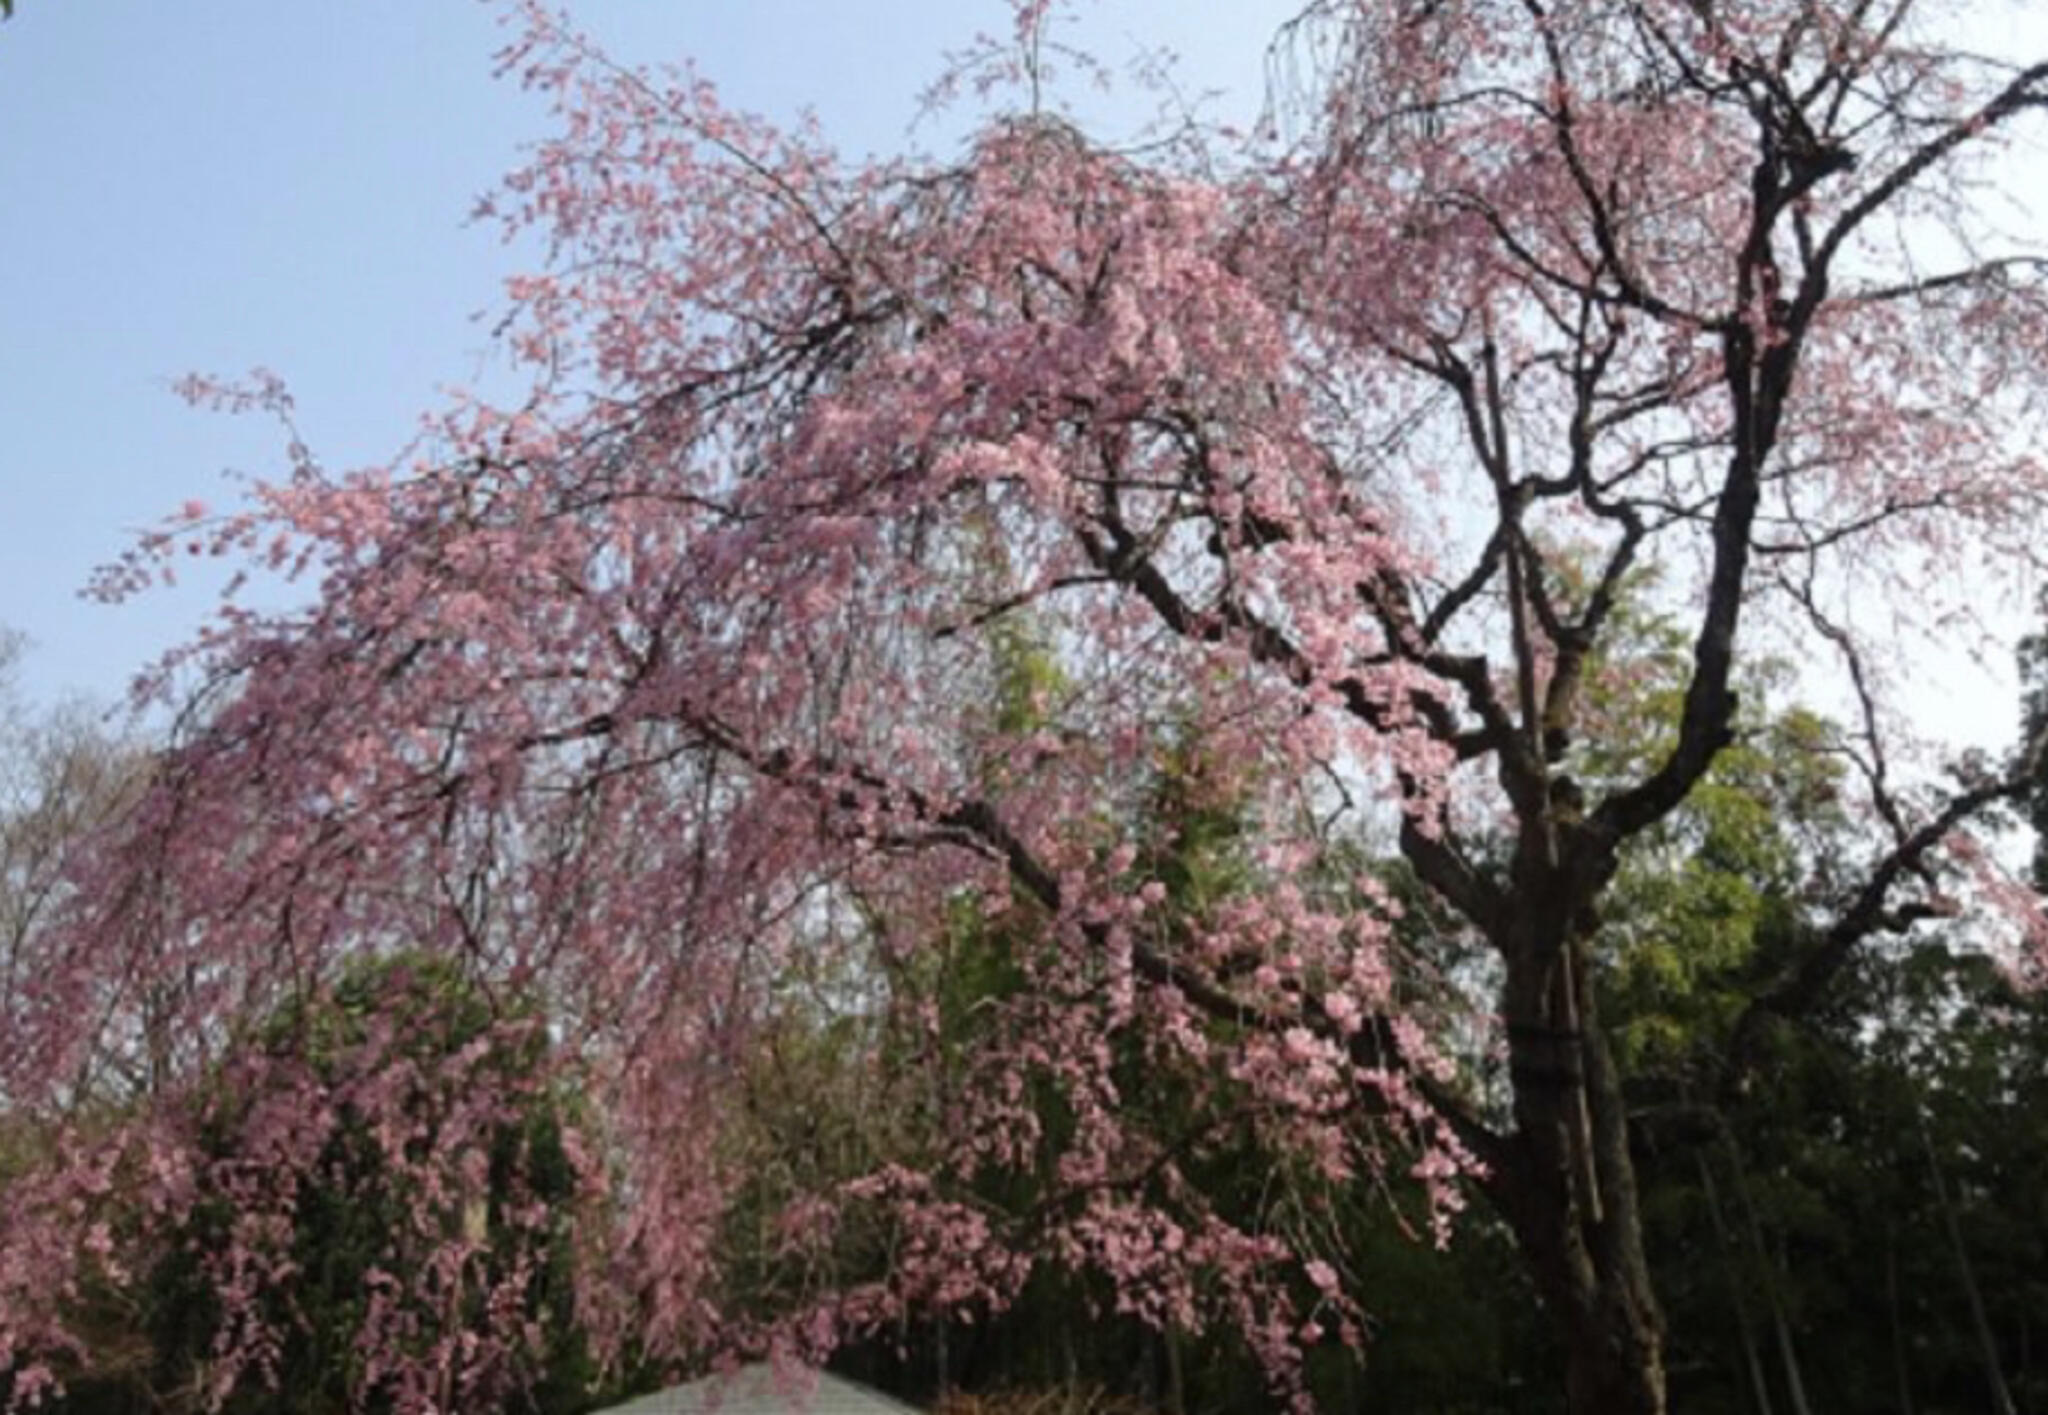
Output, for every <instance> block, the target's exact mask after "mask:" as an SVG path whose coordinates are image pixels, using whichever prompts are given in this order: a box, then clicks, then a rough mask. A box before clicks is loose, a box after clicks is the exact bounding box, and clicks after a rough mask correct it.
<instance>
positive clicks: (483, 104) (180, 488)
mask: <svg viewBox="0 0 2048 1415" xmlns="http://www.w3.org/2000/svg"><path fill="white" fill-rule="evenodd" d="M504 8H506V7H503V6H500V5H492V4H483V3H478V0H350V3H347V4H331V3H330V4H314V3H307V0H187V3H179V4H167V3H164V0H18V4H17V7H16V15H15V18H14V19H13V20H12V21H10V22H8V23H7V24H5V25H4V26H0V223H4V224H0V490H4V493H5V496H4V501H0V624H4V625H11V626H13V627H15V628H18V629H21V630H24V631H26V632H27V633H28V634H29V635H30V636H31V637H32V638H33V640H34V641H35V642H34V646H33V648H32V650H31V652H30V653H29V655H28V657H27V659H26V660H25V661H24V663H23V664H22V666H21V673H20V677H21V684H22V687H23V688H24V689H25V690H26V691H27V693H28V694H29V695H30V696H31V697H33V698H37V699H42V700H46V701H47V700H49V699H52V698H55V697H57V696H59V695H62V694H67V693H71V692H83V693H86V694H89V695H91V696H93V697H95V698H97V699H99V700H101V701H105V702H112V701H114V700H116V699H118V697H119V696H120V694H121V693H122V691H123V689H124V687H125V684H126V682H127V680H128V678H129V676H130V675H131V674H132V673H133V672H134V671H135V670H136V669H138V668H140V667H141V666H142V665H143V664H144V663H145V662H147V661H148V660H150V659H152V658H153V657H154V656H155V655H156V654H157V653H159V652H161V651H162V650H164V649H166V648H168V647H170V646H171V645H173V644H174V643H176V642H178V641H179V640H181V639H183V638H185V637H187V636H189V634H190V633H191V631H192V630H193V628H194V627H195V626H196V624H197V623H198V621H199V619H200V617H201V616H202V615H203V614H204V613H205V612H206V611H207V609H208V607H209V606H210V604H211V603H212V600H211V596H210V592H209V591H208V590H207V589H206V588H205V587H203V586H201V585H198V584H196V583H195V584H191V585H187V586H183V587H181V588H180V589H179V590H178V591H176V592H173V593H168V594H166V593H157V594H152V595H149V596H146V597H145V598H143V599H141V600H139V601H131V602H130V603H128V604H126V605H123V606H121V607H118V608H107V607H105V606H102V605H98V604H94V603H90V602H85V601H81V600H80V599H79V598H78V596H77V591H78V589H79V588H80V587H81V586H82V585H83V584H84V582H85V581H86V579H87V578H88V576H89V575H90V574H91V572H92V569H93V567H94V566H96V565H98V564H100V563H103V562H105V561H107V560H109V559H111V558H112V557H114V556H115V555H117V554H118V553H119V552H120V551H121V549H122V548H123V547H124V546H125V545H126V544H128V542H129V540H130V539H131V538H132V536H133V534H134V533H135V532H136V531H137V530H138V529H140V528H142V527H145V526H147V525H149V524H150V523H152V522H153V521H154V520H156V519H157V518H158V517H159V516H160V515H162V514H163V513H165V512H167V511H169V510H171V509H173V508H175V507H176V506H178V505H179V504H180V503H181V502H183V501H184V500H185V499H187V498H188V497H199V498H202V499H205V500H207V501H208V502H209V503H213V504H219V503H222V502H226V501H228V500H230V499H231V498H232V497H233V495H234V487H233V483H231V482H229V481H227V480H225V479H224V477H223V471H224V470H225V469H237V470H240V471H244V472H250V473H257V474H261V473H264V472H267V471H270V470H273V469H275V468H276V466H277V465H278V462H279V458H278V455H277V452H278V442H277V437H276V434H275V432H274V430H273V429H272V428H270V427H268V426H266V425H264V424H262V423H260V422H257V421H254V420H243V419H231V418H224V417H220V416H215V415H208V414H203V413H199V412H195V411H193V410H191V409H188V408H187V407H185V405H184V404H183V403H181V402H180V401H179V400H178V399H177V398H175V397H174V396H173V395H172V394H171V393H170V391H169V385H170V383H171V381H172V380H174V379H176V378H177V377H179V376H180V375H182V374H185V373H187V372H192V371H203V372H212V373H220V374H228V375H233V374H239V373H241V372H244V371H246V370H247V369H249V368H250V367H252V366H255V365H264V366H267V367H269V368H272V369H275V370H276V371H277V372H279V373H281V374H282V375H284V376H285V378H286V379H287V380H288V381H289V383H290V385H291V387H292V389H293V391H294V393H295V395H296V397H297V399H298V403H299V412H300V422H301V428H302V431H303V432H304V433H305V434H306V436H307V440H308V441H309V442H310V443H311V444H312V446H313V448H314V450H315V451H316V452H317V453H318V454H319V455H320V457H321V458H322V459H323V460H324V461H325V462H326V463H327V464H328V465H330V466H334V467H348V466H357V465H362V464H365V463H369V462H376V461H380V460H382V459H384V458H385V457H387V456H389V455H390V454H391V453H392V452H394V451H395V450H396V449H397V448H398V447H400V446H401V445H402V444H403V443H404V442H405V441H406V439H407V437H408V436H409V434H410V432H411V430H412V428H413V426H414V423H415V419H416V417H417V415H418V414H419V413H420V412H421V411H422V410H423V409H426V408H428V407H431V406H433V405H434V404H435V402H436V401H437V389H438V388H441V387H445V386H447V385H451V384H460V385H466V386H476V384H477V383H478V382H479V380H486V381H487V379H488V370H489V360H488V357H487V350H488V343H489V341H488V338H487V333H486V328H485V326H484V325H482V324H479V323H478V322H477V321H476V319H475V318H474V316H475V315H476V314H477V313H478V312H480V311H490V310H494V309H496V308H498V307H499V300H498V293H497V292H498V285H499V281H500V280H501V279H502V278H503V277H504V276H506V275H508V274H511V273H513V272H514V271H516V270H518V269H521V268H523V267H525V266H529V265H531V263H532V261H531V258H530V257H528V256H523V255H522V253H520V252H518V251H514V250H507V249H505V248H504V247H503V246H501V245H500V244H499V242H498V238H497V235H496V233H495V232H494V231H492V230H490V229H487V228H483V227H476V226H470V225H467V224H466V217H467V214H468V212H469V210H470V208H471V205H472V203H473V201H474V199H475V198H476V197H477V195H479V194H480V193H481V192H483V191H484V190H485V189H487V188H488V187H490V186H491V185H492V183H493V182H494V181H495V179H496V178H497V177H498V176H499V175H500V174H502V173H503V172H504V171H505V170H506V169H507V168H509V167H510V166H512V165H514V164H515V162H516V161H517V158H518V152H519V148H520V145H521V144H522V143H524V142H526V141H529V140H531V139H533V138H536V137H539V136H541V135H543V134H544V133H545V132H546V131H547V119H546V115H545V113H544V112H543V110H542V107H541V105H540V104H539V103H538V102H537V101H536V100H533V99H531V98H529V97H527V96H525V95H522V94H521V93H520V92H519V91H518V89H517V88H516V86H514V85H512V84H509V83H499V82H495V81H494V80H492V78H491V77H490V72H491V55H492V53H493V51H494V50H495V49H496V48H497V46H498V43H499V40H500V31H499V29H498V28H497V23H496V21H497V16H498V15H499V13H500V11H501V10H502V9H504ZM572 8H573V9H574V11H575V13H576V15H577V18H578V20H579V22H580V23H581V24H582V25H583V26H584V27H585V28H586V29H587V30H589V31H590V32H592V33H594V34H595V35H596V36H598V37H599V38H600V39H601V40H602V41H603V42H604V43H605V44H606V45H607V47H608V48H610V49H611V51H612V53H613V55H614V57H616V58H619V59H622V60H628V61H633V62H643V61H656V60H663V59H670V58H677V57H682V56H684V55H689V56H693V57H695V58H696V60H697V61H698V63H699V65H700V68H701V69H702V71H703V72H704V73H705V74H706V75H707V76H709V77H711V78H712V79H714V80H715V81H716V82H718V83H719V85H720V87H721V89H722V90H724V92H725V93H726V95H727V97H728V99H729V101H731V102H733V103H735V104H736V105H738V106H742V107H746V108H751V109H755V110H758V111H761V112H765V113H767V114H769V115H771V116H774V117H783V118H786V117H789V116H791V115H793V114H794V113H795V112H796V111H797V110H798V109H799V108H800V107H801V106H803V105H809V106H811V107H813V108H815V109H816V110H817V112H818V114H819V116H820V118H821V120H822V121H823V123H824V125H825V128H826V131H827V132H828V133H829V134H830V135H832V136H833V138H834V139H835V140H836V141H838V142H839V144H840V145H841V147H842V148H843V149H845V150H847V151H850V152H867V151H876V150H895V149H898V148H901V147H902V146H904V145H906V142H907V141H908V137H907V134H908V130H909V127H910V124H911V123H912V120H913V119H914V117H915V116H916V104H915V95H916V93H917V92H918V91H919V90H920V89H921V88H922V87H923V86H924V85H925V84H926V83H927V82H928V81H929V80H930V79H931V78H932V77H934V75H935V74H936V73H937V72H938V71H939V69H940V67H941V54H942V51H944V50H946V49H949V48H957V47H959V46H961V45H963V44H965V43H966V42H968V41H969V40H970V39H971V38H972V37H973V35H974V34H975V32H976V31H977V30H991V31H999V30H1003V29H1006V28H1007V25H1008V23H1009V20H1008V10H1007V7H1006V6H1004V5H1003V4H1002V3H1000V0H861V3H858V4H850V3H843V2H842V0H583V3H581V4H579V5H575V6H573V7H572ZM1083 8H1084V10H1085V12H1086V24H1087V33H1088V34H1089V35H1090V36H1091V37H1092V43H1093V44H1094V45H1096V46H1097V47H1098V48H1100V49H1101V50H1102V51H1103V52H1104V53H1105V54H1106V55H1107V56H1109V57H1111V58H1117V59H1121V58H1124V57H1128V56H1129V55H1130V54H1131V53H1132V52H1133V51H1134V50H1135V48H1136V47H1137V45H1138V42H1139V41H1140V40H1143V41H1144V42H1147V43H1155V44H1156V43H1163V44H1165V45H1167V46H1169V47H1171V48H1173V49H1175V50H1177V51H1179V52H1180V53H1181V54H1182V55H1183V56H1184V63H1183V70H1184V75H1183V86H1184V87H1185V88H1186V89H1188V90H1189V91H1191V92H1192V91H1200V90H1204V89H1209V88H1225V89H1227V90H1229V93H1228V95H1227V98H1226V100H1225V102H1224V104H1223V106H1222V107H1221V108H1220V109H1219V110H1217V113H1216V116H1218V117H1223V118H1230V119H1235V120H1239V121H1242V120H1246V119H1248V118H1249V117H1250V115H1251V114H1252V113H1253V112H1254V111H1255V110H1256V107H1257V103H1258V99H1259V88H1260V85H1261V83H1262V80H1263V74H1264V65H1263V57H1264V45H1265V41H1266V39H1267V37H1268V36H1269V35H1270V33H1271V31H1272V28H1273V27H1274V25H1276V24H1277V23H1278V22H1279V21H1280V20H1282V19H1284V18H1285V17H1286V16H1287V14H1288V13H1290V11H1291V6H1290V4H1288V3H1282V0H1228V3H1216V4H1188V3H1179V4H1176V3H1173V2H1172V0H1095V3H1092V4H1088V5H1085V6H1084V7H1083ZM1133 111H1135V110H1133ZM917 136H918V139H919V140H920V141H922V142H924V143H925V144H927V145H929V144H932V143H943V142H944V141H945V137H944V134H943V132H941V131H934V130H931V129H929V128H923V129H920V130H919V133H918V135H917Z"/></svg>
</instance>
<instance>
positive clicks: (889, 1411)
mask: <svg viewBox="0 0 2048 1415" xmlns="http://www.w3.org/2000/svg"><path fill="white" fill-rule="evenodd" d="M591 1415H919V1412H918V1411H917V1409H916V1407H914V1406H909V1405H905V1404H904V1403H903V1402H902V1401H900V1400H891V1399H890V1398H889V1397H888V1396H886V1395H883V1394H882V1393H881V1392H880V1391H875V1390H869V1389H868V1388H867V1387H866V1386H863V1385H856V1384H854V1383H853V1382H852V1381H847V1380H841V1379H840V1378H839V1377H838V1376H834V1375H831V1374H828V1373H827V1372H824V1371H807V1370H803V1369H800V1368H792V1369H790V1370H786V1371H780V1372H778V1371H777V1370H776V1368H775V1367H774V1366H772V1365H768V1364H765V1363H763V1364H761V1365H756V1366H744V1367H742V1368H741V1369H740V1370H738V1371H736V1372H734V1373H733V1374H732V1375H730V1376H706V1377H705V1378H704V1379H702V1380H698V1381H691V1382H689V1383H688V1384H686V1385H679V1386H670V1387H669V1388H668V1389H667V1390H658V1391H655V1392H654V1393H653V1394H652V1395H643V1396H640V1397H639V1398H638V1399H635V1400H629V1401H627V1402H626V1403H625V1404H624V1405H612V1406H607V1407H606V1408H605V1409H603V1410H595V1411H592V1412H591Z"/></svg>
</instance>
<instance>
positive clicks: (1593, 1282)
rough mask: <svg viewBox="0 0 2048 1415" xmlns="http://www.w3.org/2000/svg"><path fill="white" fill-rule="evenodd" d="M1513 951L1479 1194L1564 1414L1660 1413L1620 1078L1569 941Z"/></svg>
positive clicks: (1656, 1317)
mask: <svg viewBox="0 0 2048 1415" xmlns="http://www.w3.org/2000/svg"><path fill="white" fill-rule="evenodd" d="M1522 942H1523V943H1525V944H1526V945H1527V946H1525V947H1517V948H1514V949H1512V950H1510V953H1509V959H1508V963H1509V968H1508V980H1507V989H1506V996H1505V999H1504V1000H1505V1002H1506V1015H1507V1020H1508V1045H1509V1057H1510V1077H1511V1081H1512V1084H1513V1087H1514V1107H1515V1120H1516V1130H1515V1134H1514V1136H1513V1137H1512V1139H1511V1142H1510V1145H1509V1146H1508V1149H1507V1154H1506V1162H1505V1163H1504V1164H1503V1165H1501V1166H1500V1168H1499V1171H1498V1172H1497V1173H1495V1174H1494V1175H1493V1176H1492V1178H1491V1179H1490V1180H1489V1181H1488V1186H1487V1187H1488V1190H1489V1193H1490V1195H1491V1196H1492V1198H1493V1199H1494V1202H1495V1203H1496V1205H1497V1206H1498V1207H1499V1208H1500V1210H1501V1211H1502V1213H1503V1214H1504V1215H1505V1216H1506V1217H1507V1220H1508V1222H1509V1224H1510V1225H1511V1226H1512V1228H1513V1229H1514V1231H1515V1235H1516V1238H1517V1241H1518V1244H1519V1246H1520V1248H1521V1251H1522V1254H1523V1259H1524V1261H1525V1262H1526V1263H1527V1264H1528V1267H1529V1271H1530V1274H1531V1276H1532V1277H1533V1278H1534V1280H1535V1284H1536V1288H1537V1290H1538V1292H1539V1293H1540V1294H1541V1296H1542V1298H1543V1301H1544V1303H1545V1305H1546V1307H1547V1308H1548V1310H1549V1311H1550V1314H1551V1317H1552V1319H1553V1321H1554V1323H1555V1324H1556V1328H1557V1331H1558V1334H1559V1336H1560V1339H1561V1345H1562V1348H1563V1352H1564V1356H1565V1364H1566V1383H1567V1389H1568V1393H1569V1400H1570V1404H1571V1409H1572V1412H1573V1415H1665V1411H1666V1409H1667V1406H1666V1396H1665V1376H1664V1324H1663V1318H1662V1316H1661V1314H1660V1313H1659V1311H1658V1307H1657V1300H1656V1296H1655V1293H1654V1292H1653V1291H1652V1288H1651V1284H1650V1272H1649V1264H1648V1262H1647V1261H1646V1260H1645V1258H1644V1255H1643V1236H1642V1216H1641V1211H1640V1209H1639V1207H1638V1204H1637V1200H1636V1181H1635V1170H1634V1166H1633V1164H1632V1162H1631V1161H1630V1158H1629V1153H1628V1127H1627V1118H1626V1115H1625V1112H1624V1110H1623V1103H1622V1095H1621V1083H1620V1078H1619V1076H1618V1075H1617V1074H1616V1072H1615V1070H1614V1066H1613V1062H1612V1059H1611V1057H1610V1056H1609V1054H1608V1051H1607V1047H1606V1044H1605V1042H1604V1040H1603V1039H1602V1037H1601V1034H1600V1030H1599V1026H1598V1022H1597V1019H1596V1017H1595V1016H1594V1004H1593V996H1592V989H1591V987H1590V985H1589V984H1588V981H1587V976H1586V970H1585V967H1584V959H1583V957H1582V956H1580V950H1579V948H1578V946H1577V944H1576V943H1575V942H1571V941H1565V940H1560V939H1556V938H1554V937H1553V938H1551V939H1543V938H1541V937H1535V938H1529V939H1525V940H1523V941H1522Z"/></svg>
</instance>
